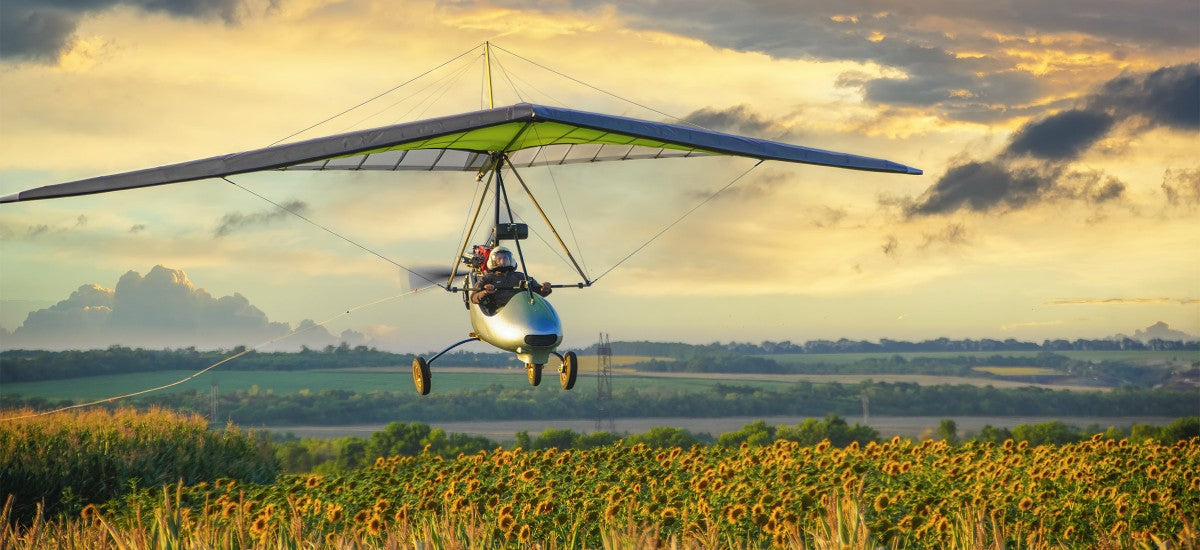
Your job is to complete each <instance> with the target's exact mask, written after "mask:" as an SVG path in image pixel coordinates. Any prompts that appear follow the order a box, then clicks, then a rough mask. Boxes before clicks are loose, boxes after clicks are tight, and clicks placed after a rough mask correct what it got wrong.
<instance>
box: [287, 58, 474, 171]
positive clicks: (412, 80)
mask: <svg viewBox="0 0 1200 550" xmlns="http://www.w3.org/2000/svg"><path fill="white" fill-rule="evenodd" d="M478 47H479V44H476V45H474V46H471V48H470V49H469V50H467V51H465V52H463V53H460V54H458V55H456V56H454V57H452V58H450V59H449V60H447V61H445V62H443V63H442V64H441V65H438V66H436V67H434V68H432V69H429V70H428V71H425V72H423V73H421V74H419V75H417V76H414V77H412V78H410V79H408V80H405V81H404V82H401V83H400V84H397V85H395V86H393V87H391V88H389V89H388V90H387V91H384V92H383V93H380V94H377V95H376V96H374V97H372V98H370V99H368V100H366V101H363V102H361V103H359V104H357V105H355V106H353V107H350V108H349V109H346V110H344V111H342V112H340V113H338V114H336V115H333V116H331V117H329V118H326V119H325V120H322V121H320V122H318V123H316V124H313V125H311V126H309V127H307V128H304V129H303V130H299V131H297V132H294V133H292V134H290V135H288V136H286V137H283V138H280V139H279V140H276V141H275V142H274V143H272V144H271V145H268V146H267V147H271V146H274V145H279V144H280V143H283V142H285V141H287V140H289V139H292V138H294V137H296V136H298V135H300V134H303V133H304V132H307V131H309V130H312V129H313V128H316V127H317V126H320V125H322V124H325V123H326V122H329V121H331V120H333V119H335V118H337V117H340V116H342V115H344V114H346V113H349V112H350V111H353V110H355V109H357V108H359V107H362V106H363V105H366V104H368V103H370V102H372V101H375V100H376V99H379V98H381V97H383V96H385V95H388V94H390V93H392V92H394V91H396V90H399V89H400V88H403V87H404V86H407V85H409V84H410V83H412V82H414V81H416V80H418V79H420V78H421V77H423V76H425V75H427V74H429V73H432V72H434V71H436V70H438V69H440V68H442V67H445V66H446V65H449V64H450V63H453V62H454V61H457V60H458V58H460V57H462V56H464V55H467V54H469V53H471V52H473V51H475V49H476V48H478Z"/></svg>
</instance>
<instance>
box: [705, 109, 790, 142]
mask: <svg viewBox="0 0 1200 550" xmlns="http://www.w3.org/2000/svg"><path fill="white" fill-rule="evenodd" d="M683 121H684V122H687V123H690V124H694V125H696V126H699V127H701V128H704V129H707V130H715V131H718V132H727V133H733V134H747V135H752V136H758V137H767V136H766V134H767V133H769V132H770V131H772V130H773V129H774V128H775V125H774V124H772V123H771V122H770V121H768V120H766V119H764V118H763V117H761V116H759V115H758V113H755V112H753V111H751V110H750V107H748V106H746V105H738V106H736V107H730V108H727V109H715V108H711V107H706V108H704V109H700V110H698V111H694V112H692V113H691V114H689V115H687V116H686V117H683Z"/></svg>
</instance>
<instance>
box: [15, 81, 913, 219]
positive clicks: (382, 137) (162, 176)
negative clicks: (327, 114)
mask: <svg viewBox="0 0 1200 550" xmlns="http://www.w3.org/2000/svg"><path fill="white" fill-rule="evenodd" d="M497 152H504V153H507V154H508V155H509V159H510V160H511V161H512V163H513V164H514V165H516V166H538V165H548V164H571V163H582V162H599V161H608V160H630V159H649V158H669V157H691V156H702V155H733V156H741V157H751V158H756V159H761V160H777V161H784V162H798V163H804V164H816V165H821V166H832V167H837V168H848V169H852V170H866V171H872V172H892V173H899V174H921V170H919V169H916V168H910V167H908V166H904V165H902V164H896V163H894V162H890V161H886V160H883V159H877V158H870V157H862V156H858V155H851V154H846V153H836V152H833V151H824V150H821V149H813V148H809V147H802V146H799V145H789V144H786V143H780V142H776V141H768V140H763V139H755V138H749V137H743V136H736V135H732V134H725V133H721V132H713V131H710V130H704V129H699V128H694V127H688V126H683V125H678V124H667V123H662V122H651V121H647V120H638V119H633V118H626V117H619V116H611V115H603V114H598V113H589V112H585V111H576V110H571V109H562V108H556V107H546V106H542V105H531V104H528V103H521V104H517V105H512V106H509V107H501V108H497V109H490V110H486V111H476V112H471V113H465V114H461V115H453V116H446V117H441V118H433V119H428V120H422V121H417V122H409V123H405V124H396V125H392V126H385V127H382V128H374V129H371V130H361V131H356V132H349V133H345V134H338V135H334V136H328V137H322V138H316V139H311V140H308V141H301V142H296V143H288V144H283V145H275V146H272V147H266V148H263V149H255V150H253V151H245V152H241V153H234V154H230V155H222V156H217V157H211V158H207V159H201V160H194V161H190V162H184V163H180V164H171V165H167V166H160V167H157V168H149V169H145V170H137V171H134V172H124V173H120V174H112V175H108V176H100V177H95V178H89V179H84V180H79V181H73V182H68V183H61V184H57V185H48V186H45V187H38V188H35V189H29V190H27V191H21V192H19V193H14V194H11V195H6V196H3V197H0V202H17V201H30V200H38V199H49V198H56V197H70V196H75V195H88V194H92V193H104V192H108V191H117V190H121V189H134V188H138V187H149V186H153V185H163V184H167V183H179V182H185V181H195V180H202V179H208V178H219V177H225V176H232V175H236V174H245V173H249V172H260V171H265V170H460V171H472V172H474V171H479V170H483V169H486V168H487V167H488V166H489V163H490V161H491V155H492V154H493V153H497Z"/></svg>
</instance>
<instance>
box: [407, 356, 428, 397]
mask: <svg viewBox="0 0 1200 550" xmlns="http://www.w3.org/2000/svg"><path fill="white" fill-rule="evenodd" d="M412 367H413V384H414V385H416V386H417V393H419V394H421V395H429V387H430V384H431V380H430V374H429V363H426V362H425V359H423V358H421V357H417V358H414V359H413V363H412Z"/></svg>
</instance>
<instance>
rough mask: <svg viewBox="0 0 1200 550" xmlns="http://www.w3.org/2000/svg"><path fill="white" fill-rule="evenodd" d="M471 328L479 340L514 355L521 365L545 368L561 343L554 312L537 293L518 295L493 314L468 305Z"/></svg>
mask: <svg viewBox="0 0 1200 550" xmlns="http://www.w3.org/2000/svg"><path fill="white" fill-rule="evenodd" d="M470 311H471V328H472V329H474V331H475V335H476V336H478V337H479V339H480V340H483V341H484V342H487V343H489V344H491V345H493V346H496V347H498V348H500V349H502V350H506V351H511V352H513V353H515V354H517V358H518V359H519V360H521V361H522V362H524V363H533V364H537V365H543V364H545V363H546V362H547V361H548V360H549V358H550V355H551V354H552V353H554V350H556V349H557V348H558V345H559V344H561V343H562V323H561V322H560V321H559V320H558V312H556V311H554V307H553V306H551V305H550V302H549V301H548V300H546V299H545V298H543V297H541V296H539V295H538V294H537V293H533V292H529V291H522V292H520V293H518V294H517V295H516V296H513V297H512V298H511V299H509V300H508V303H507V304H504V306H502V307H500V308H499V309H498V310H497V311H496V312H495V313H493V314H491V315H488V314H487V312H485V311H484V308H483V307H481V306H480V305H479V304H470Z"/></svg>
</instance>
